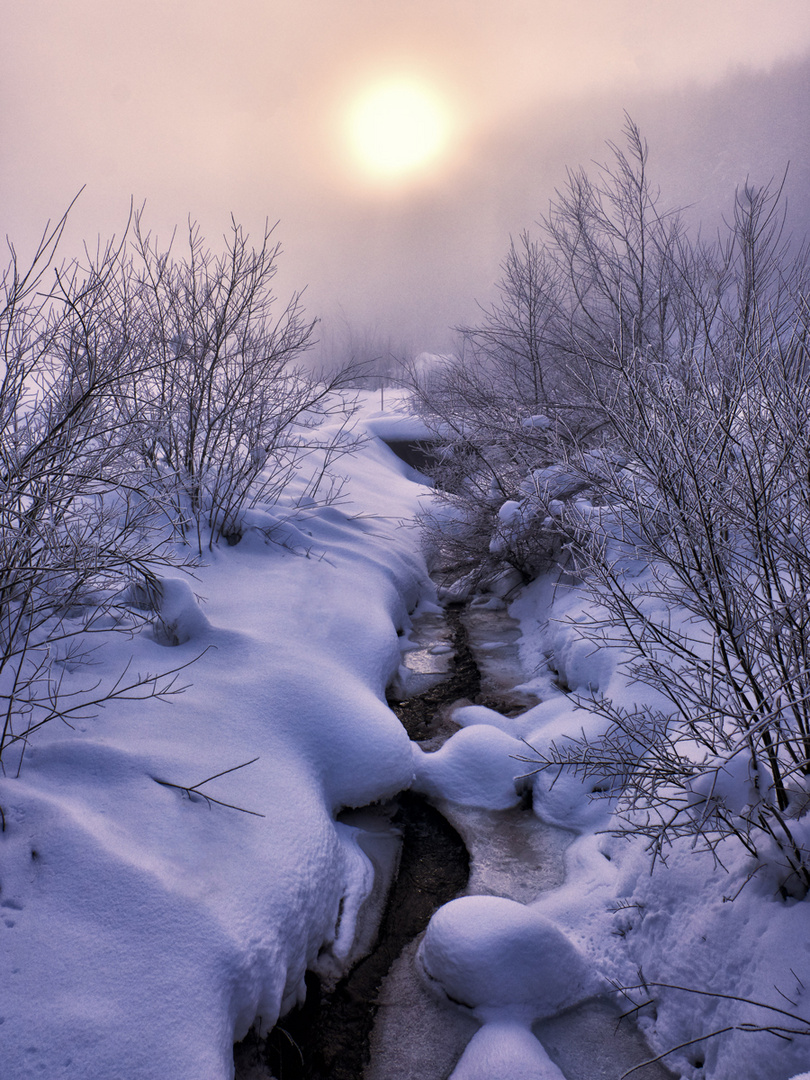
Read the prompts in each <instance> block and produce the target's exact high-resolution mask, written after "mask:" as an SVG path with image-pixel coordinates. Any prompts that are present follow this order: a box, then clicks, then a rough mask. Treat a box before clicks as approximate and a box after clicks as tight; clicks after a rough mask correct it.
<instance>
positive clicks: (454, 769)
mask: <svg viewBox="0 0 810 1080" xmlns="http://www.w3.org/2000/svg"><path fill="white" fill-rule="evenodd" d="M523 749H525V748H524V747H523V744H522V743H521V742H519V741H518V740H517V739H514V738H512V736H511V735H507V734H506V732H505V731H501V730H500V729H499V728H496V727H492V726H491V725H489V724H475V725H474V726H473V727H465V728H462V729H461V731H457V732H456V733H455V735H452V736H451V737H450V738H449V739H448V740H447V742H446V743H445V744H444V745H443V746H442V748H441V749H440V750H436V751H435V752H434V753H425V752H424V751H423V750H422V749H421V748H420V747H419V746H417V745H416V744H413V755H414V770H415V773H416V778H415V781H414V785H413V786H414V790H415V791H418V792H419V793H420V794H422V795H428V796H432V797H434V798H443V799H451V800H452V801H453V802H456V803H460V804H461V805H462V806H479V807H483V808H485V809H489V810H506V809H508V808H509V807H510V806H517V805H518V803H519V802H520V794H519V787H520V784H519V782H518V783H516V777H518V776H519V775H520V774H521V773H522V772H524V768H523V765H522V763H521V762H519V761H516V760H515V755H517V754H520V753H521V751H522V750H523Z"/></svg>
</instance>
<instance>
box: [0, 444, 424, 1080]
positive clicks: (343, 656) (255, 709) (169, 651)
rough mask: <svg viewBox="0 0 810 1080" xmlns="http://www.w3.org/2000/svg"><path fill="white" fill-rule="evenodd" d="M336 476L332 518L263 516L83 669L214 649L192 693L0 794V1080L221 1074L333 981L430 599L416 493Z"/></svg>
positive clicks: (87, 726)
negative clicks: (403, 659) (405, 677)
mask: <svg viewBox="0 0 810 1080" xmlns="http://www.w3.org/2000/svg"><path fill="white" fill-rule="evenodd" d="M341 464H342V465H343V466H345V470H346V471H347V472H348V471H350V472H351V485H350V488H351V490H350V493H349V494H347V495H346V497H345V498H344V499H343V500H342V501H341V502H340V503H339V504H338V505H336V506H332V507H327V508H324V509H318V508H315V507H313V508H311V509H309V510H308V511H307V512H306V514H305V517H304V518H303V519H302V518H301V517H300V516H299V517H298V518H295V519H293V518H292V517H291V514H290V513H288V514H287V515H286V517H287V519H288V520H287V521H286V524H285V525H284V529H283V530H282V529H281V528H277V529H275V530H270V531H268V529H267V524H268V521H267V518H266V517H263V516H262V515H261V514H255V513H254V515H253V517H252V519H251V518H250V517H248V518H247V519H246V522H245V527H246V528H247V534H246V536H245V537H244V539H243V541H242V542H241V543H240V544H239V545H237V546H235V547H233V548H228V547H224V546H223V547H220V548H215V549H214V551H213V552H212V553H211V554H210V557H209V558H208V560H207V561H208V565H207V566H205V567H202V568H200V569H199V570H198V571H196V575H197V576H196V579H190V580H182V579H170V580H168V581H166V582H165V583H164V587H163V597H162V606H161V619H160V621H159V622H158V623H156V627H155V631H154V632H152V633H148V632H144V633H141V634H138V635H136V636H135V637H134V638H132V639H131V640H130V639H128V638H125V637H123V636H121V635H115V634H111V635H110V636H109V640H107V641H106V643H105V647H104V648H103V649H102V650H100V651H99V652H98V653H97V654H96V661H97V664H98V668H97V671H98V675H99V676H105V675H108V674H114V673H116V672H117V671H118V670H120V669H121V668H122V667H123V665H124V664H125V663H126V662H127V661H130V662H131V668H132V670H138V671H147V670H148V671H158V670H165V669H168V668H173V667H178V666H180V665H183V664H186V663H188V662H190V661H192V660H193V659H194V658H195V657H198V656H200V654H204V655H202V656H201V657H200V659H198V660H197V661H196V663H194V664H192V665H191V667H189V668H187V669H186V670H185V671H184V672H182V675H181V678H182V681H184V682H186V683H188V684H190V685H189V686H188V689H187V690H186V691H185V692H184V693H183V694H182V695H179V696H177V697H175V698H173V699H171V704H166V703H161V702H159V701H156V700H152V701H142V702H118V703H113V704H111V705H109V706H108V708H106V709H105V710H104V711H103V712H102V713H101V714H100V715H99V716H98V717H97V718H95V719H92V720H86V721H83V722H82V723H81V724H80V725H78V727H77V730H75V731H70V730H68V729H67V728H66V727H65V726H64V725H52V726H51V727H49V728H44V729H42V730H41V731H40V732H38V733H37V737H36V738H35V739H32V741H31V747H30V750H29V751H28V752H27V753H26V755H25V760H24V762H23V766H22V769H21V772H20V775H19V778H17V777H15V776H13V775H9V776H6V777H5V778H3V779H2V780H0V805H2V806H3V808H4V810H5V815H6V831H5V833H4V834H2V837H0V847H1V848H2V869H0V905H2V907H1V908H0V910H2V915H3V921H2V924H0V930H2V933H3V942H2V948H0V987H2V989H0V1017H2V1026H1V1027H0V1047H1V1049H2V1060H3V1062H4V1066H3V1070H2V1073H3V1076H4V1078H8V1080H24V1078H28V1077H34V1076H37V1077H38V1076H43V1075H45V1076H48V1077H57V1076H69V1077H75V1078H81V1080H95V1078H98V1080H109V1078H110V1077H112V1076H115V1077H119V1078H121V1080H127V1078H130V1077H131V1078H135V1077H137V1078H138V1080H150V1078H155V1080H157V1078H161V1080H165V1077H172V1080H183V1078H188V1080H192V1078H193V1080H199V1078H200V1077H205V1078H206V1080H217V1078H218V1077H224V1078H228V1077H231V1076H232V1072H233V1055H232V1043H233V1041H234V1040H235V1039H239V1038H241V1037H242V1036H243V1035H244V1034H245V1033H246V1032H247V1030H248V1028H249V1027H250V1025H251V1024H252V1023H254V1021H255V1022H257V1023H258V1025H259V1026H260V1027H261V1028H262V1029H264V1030H266V1029H268V1028H270V1027H272V1026H273V1024H274V1023H275V1021H276V1019H277V1018H278V1016H279V1015H280V1014H281V1013H283V1012H284V1011H286V1010H287V1009H288V1008H289V1007H290V1006H291V1005H293V1004H294V1003H295V1002H296V1001H298V1000H301V998H302V996H303V993H304V985H303V978H304V972H305V970H306V968H307V967H312V968H316V969H317V968H318V967H319V966H320V968H321V969H323V970H324V971H325V972H326V973H327V974H331V975H333V976H334V974H335V973H336V972H339V971H340V970H341V967H342V966H343V965H344V963H345V958H346V956H347V955H348V953H349V951H350V948H351V945H352V941H353V938H354V925H355V920H356V918H357V914H358V911H359V909H360V907H361V906H362V903H363V901H364V899H365V898H366V896H367V895H368V894H369V892H370V889H371V880H372V870H371V863H370V861H369V859H368V858H367V856H366V855H365V854H364V853H363V852H362V850H361V848H360V847H359V845H358V841H357V836H356V830H354V829H352V828H350V827H349V826H345V825H342V824H340V823H339V822H337V821H336V813H337V812H338V811H339V810H340V809H341V808H343V807H350V806H363V805H367V804H369V803H372V802H374V801H376V800H380V799H385V798H388V797H390V796H391V795H393V794H395V793H396V792H397V791H399V790H401V789H402V788H406V787H408V786H409V785H410V783H411V779H412V776H413V765H412V756H411V749H410V745H409V741H408V738H407V736H406V735H405V732H404V730H403V729H402V727H401V725H400V724H399V723H398V721H397V720H396V718H395V717H394V716H393V714H392V713H391V712H390V710H389V709H388V707H387V705H386V704H385V700H384V689H385V686H386V683H387V682H388V680H389V679H390V678H391V676H392V674H393V673H394V672H395V671H396V669H397V666H398V664H399V662H400V651H399V646H398V637H397V631H398V629H401V628H402V627H403V626H404V624H405V623H406V622H407V618H408V615H407V612H408V609H409V608H411V607H413V606H414V605H415V604H416V602H417V600H418V599H419V596H420V593H421V591H422V590H423V589H427V588H428V583H427V581H426V571H425V567H424V562H423V560H422V557H421V555H420V554H419V551H418V535H417V533H416V531H415V530H412V529H402V528H399V527H398V522H399V521H400V519H401V518H403V517H406V518H412V517H413V515H414V513H415V512H416V510H417V508H418V505H419V499H420V496H421V495H422V494H423V493H424V488H423V487H421V486H420V485H417V484H414V483H413V482H412V481H410V480H408V479H406V475H407V467H406V466H401V463H399V462H398V461H397V459H395V458H394V457H393V455H392V454H391V453H390V451H389V450H388V449H387V448H386V447H385V446H383V445H382V444H381V443H380V442H378V441H377V440H376V439H371V440H370V441H369V442H368V443H366V444H365V446H364V447H363V448H362V449H361V450H360V451H358V453H357V454H356V455H355V456H354V457H352V458H349V459H344V461H343V462H342V463H341ZM294 495H295V492H292V493H291V498H292V497H294ZM281 511H283V508H276V511H274V513H275V514H276V517H275V518H274V517H273V515H272V514H271V515H270V518H271V520H272V521H273V522H276V523H277V522H279V521H284V518H285V514H284V513H282V512H281ZM280 533H281V534H282V535H281V536H280V535H279V534H280ZM198 597H200V598H204V600H201V599H200V600H198V599H197V598H198ZM206 650H207V651H206ZM253 759H256V760H255V761H254V760H253ZM249 761H253V763H252V764H250V765H245V767H244V768H240V769H236V771H233V772H228V773H226V774H225V775H222V776H219V777H218V778H216V779H212V780H210V781H208V782H207V783H204V784H203V783H202V782H203V781H205V780H207V778H209V777H214V776H215V774H217V773H223V772H224V771H225V770H229V769H235V767H237V766H240V765H243V764H244V763H246V762H249ZM161 781H162V783H161ZM166 785H176V786H166ZM198 785H199V791H193V790H191V789H193V788H195V787H197V786H198ZM206 795H207V796H209V797H210V798H211V799H216V800H219V802H218V803H217V802H208V801H206V799H205V798H204V796H206ZM222 803H228V804H231V805H232V806H234V807H239V808H241V811H248V812H240V810H239V809H232V808H229V807H227V806H223V805H221V804H222ZM256 815H263V816H256ZM319 957H320V959H319Z"/></svg>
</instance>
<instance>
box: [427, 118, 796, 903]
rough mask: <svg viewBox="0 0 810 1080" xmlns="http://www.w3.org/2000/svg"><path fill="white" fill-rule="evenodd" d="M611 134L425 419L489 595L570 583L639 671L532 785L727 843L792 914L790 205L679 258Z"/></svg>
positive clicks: (659, 829)
mask: <svg viewBox="0 0 810 1080" xmlns="http://www.w3.org/2000/svg"><path fill="white" fill-rule="evenodd" d="M625 135H626V148H624V149H622V148H619V147H617V146H613V145H612V146H611V150H612V161H611V163H610V164H608V165H605V166H603V167H601V168H600V169H599V170H598V172H597V174H596V175H595V177H592V176H589V175H588V174H587V173H585V172H584V171H582V170H580V171H575V172H570V173H569V175H568V180H567V184H566V186H565V188H564V189H563V190H562V191H561V192H559V193H558V195H557V198H556V200H555V202H553V203H552V206H551V208H550V211H549V214H548V215H547V217H546V218H545V219H544V221H543V222H542V224H541V229H542V235H541V241H540V242H539V243H535V242H533V241H531V240H530V239H529V238H528V237H527V236H524V237H523V238H522V239H521V242H520V243H519V244H515V243H513V244H512V246H511V248H510V252H509V256H508V257H507V260H506V262H505V264H504V277H503V279H502V281H501V285H500V290H501V300H500V301H499V302H498V303H497V304H496V305H494V306H493V307H492V308H491V309H489V310H487V311H485V313H484V319H483V322H482V323H481V325H480V326H479V327H475V328H472V329H467V330H466V331H465V346H466V352H465V353H464V354H463V355H462V356H461V357H460V359H459V360H458V362H457V363H456V364H453V363H448V364H445V365H444V366H443V367H442V368H441V369H440V370H439V371H437V372H436V373H435V374H434V375H433V377H432V379H430V378H428V379H423V380H422V382H421V394H422V402H423V408H424V411H425V414H426V415H427V416H431V415H432V416H433V417H435V422H436V424H437V428H438V427H439V426H440V427H441V430H443V431H445V432H448V431H450V432H452V433H453V435H452V437H451V438H450V439H449V440H448V443H449V446H448V458H449V459H450V460H451V461H452V463H453V464H454V465H455V467H456V473H455V474H449V475H451V479H452V484H451V485H449V487H450V491H449V494H448V495H446V496H445V498H446V499H448V500H450V501H451V502H455V503H456V504H457V505H458V506H459V507H460V508H461V512H460V514H459V516H460V517H461V519H462V520H464V521H466V522H469V523H470V526H471V527H470V529H469V530H468V532H469V533H472V532H474V527H475V526H479V527H481V529H482V533H481V534H480V535H479V536H478V537H477V552H478V559H479V563H480V565H481V566H482V567H483V568H484V570H485V573H488V574H491V573H493V572H494V568H495V567H494V564H497V562H498V561H500V562H501V563H507V564H509V565H511V566H513V567H515V568H517V569H518V570H520V571H521V573H522V574H523V575H524V577H531V576H533V575H536V574H537V573H538V572H539V571H541V570H543V569H544V568H548V567H551V566H553V565H554V563H555V562H556V563H557V564H558V565H563V564H564V566H565V570H566V572H567V574H568V575H569V576H573V577H574V578H575V579H577V580H579V581H580V582H583V583H584V584H585V586H586V587H587V588H589V589H590V590H591V592H592V604H593V606H592V611H593V612H594V616H593V618H592V619H590V621H586V622H583V623H582V624H580V625H579V626H578V632H580V633H582V634H583V635H584V636H585V637H586V638H588V639H589V640H590V642H591V644H592V646H595V647H597V648H598V647H602V646H611V645H617V646H620V647H621V649H622V650H623V655H624V656H625V657H626V658H627V663H626V667H627V668H628V671H629V675H630V677H631V678H630V683H629V688H628V691H627V696H625V698H624V699H623V700H622V701H618V700H617V701H613V700H609V699H607V698H605V697H604V696H600V692H599V691H598V690H594V692H593V695H592V697H590V698H589V697H587V696H586V697H585V698H582V699H580V701H581V704H583V705H584V706H586V707H588V708H590V709H592V710H595V711H596V712H598V713H601V714H602V716H603V719H604V731H605V734H604V735H603V737H601V738H599V737H596V738H593V737H589V738H585V737H583V738H581V739H579V740H574V741H572V742H568V743H566V744H564V745H560V746H555V747H553V748H552V750H551V751H550V752H549V751H545V758H544V764H545V765H547V766H555V767H557V768H565V767H567V768H571V769H574V770H576V771H580V772H584V773H585V774H586V775H588V776H593V777H597V778H605V777H608V778H612V779H611V782H610V783H609V784H600V786H601V787H603V789H604V790H603V793H604V794H610V795H611V796H612V797H618V800H619V801H618V809H619V811H620V814H621V815H622V817H623V819H624V824H623V825H622V826H621V827H623V828H627V829H629V830H631V831H633V832H637V833H642V834H644V835H645V836H647V837H648V839H649V842H650V845H651V849H652V851H653V852H654V854H655V855H656V856H661V855H663V854H664V853H665V851H666V847H667V844H668V842H669V841H670V840H671V839H673V838H674V837H676V836H678V835H682V834H686V835H688V836H692V837H696V838H697V839H698V840H702V841H703V842H705V843H706V844H707V845H708V846H709V847H710V848H711V849H712V850H717V845H718V841H719V840H720V839H721V838H723V837H727V836H732V837H734V838H736V839H737V840H739V841H740V842H741V843H742V844H743V845H744V846H745V848H746V849H747V850H748V851H749V852H750V854H751V856H752V857H753V858H756V859H758V860H760V861H761V862H764V863H766V864H768V865H771V866H774V867H779V868H780V869H779V870H778V871H776V876H777V877H778V879H779V884H780V885H781V887H783V888H784V889H787V890H788V891H791V892H794V893H804V892H805V891H806V890H807V889H808V888H810V829H808V820H810V818H808V817H807V816H806V812H807V809H808V806H810V682H808V671H810V439H809V437H808V432H807V416H808V415H810V370H809V369H808V361H807V337H808V304H807V297H808V289H807V279H808V260H807V256H806V252H804V251H803V250H798V251H797V250H795V248H793V247H791V246H790V244H789V242H788V240H786V239H785V238H784V236H783V227H784V210H783V208H782V206H781V199H780V196H781V189H779V188H777V189H771V188H769V187H765V188H756V187H754V186H752V185H750V184H746V185H745V186H744V187H743V188H742V189H740V190H739V191H738V192H737V193H736V196H735V200H734V205H733V215H732V216H731V217H730V218H729V221H728V223H727V226H726V231H725V234H724V235H721V236H720V237H718V239H717V240H712V241H708V240H705V239H703V238H702V237H698V238H697V239H694V238H692V237H690V235H689V234H688V232H687V230H686V227H685V225H684V222H683V220H682V218H681V216H680V215H679V214H678V212H677V211H667V210H665V209H664V208H663V207H662V206H661V204H660V197H659V193H658V191H657V189H656V188H655V187H653V185H652V183H651V181H650V178H649V173H648V152H647V146H646V144H645V142H644V140H643V139H642V137H641V135H640V133H639V131H638V129H637V128H636V126H635V125H634V124H633V123H632V122H631V121H629V120H628V123H627V125H626V129H625ZM541 415H542V416H544V417H545V418H546V420H545V422H538V418H539V417H540V416H541ZM446 475H448V474H447V470H445V473H442V472H441V470H439V471H437V479H438V480H439V481H444V482H446ZM476 513H477V515H478V516H477V517H476ZM439 524H441V519H439ZM468 549H469V551H470V552H471V556H470V557H473V555H472V553H473V552H474V550H476V549H475V548H474V545H473V542H472V540H471V539H468ZM596 612H600V613H601V614H599V615H597V614H596ZM634 682H635V683H636V684H645V686H646V689H645V690H643V691H639V702H638V704H631V703H629V702H632V700H633V699H632V696H631V694H632V685H633V683H634Z"/></svg>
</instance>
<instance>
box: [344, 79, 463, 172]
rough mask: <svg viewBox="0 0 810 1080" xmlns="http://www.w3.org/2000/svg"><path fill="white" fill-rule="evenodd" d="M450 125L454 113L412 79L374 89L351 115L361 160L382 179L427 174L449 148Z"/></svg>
mask: <svg viewBox="0 0 810 1080" xmlns="http://www.w3.org/2000/svg"><path fill="white" fill-rule="evenodd" d="M449 129H450V122H449V113H448V110H447V108H446V106H445V105H444V103H443V102H442V100H441V98H440V97H439V96H438V94H436V93H435V92H434V91H432V90H431V89H430V87H428V86H427V85H424V84H422V83H420V82H417V81H415V80H410V79H396V80H391V81H390V82H381V83H377V84H375V85H374V86H371V87H369V88H368V89H367V90H366V91H365V92H363V93H361V94H360V95H359V96H358V97H357V98H356V99H355V101H354V102H353V104H352V105H351V107H350V109H349V113H348V137H349V143H350V146H351V150H352V153H353V156H354V158H355V161H356V162H357V164H358V165H359V166H360V167H361V168H362V169H363V171H364V172H366V173H367V174H370V175H371V176H373V177H377V178H380V179H391V180H396V179H403V178H406V177H408V176H410V175H412V174H416V173H419V172H423V171H424V170H425V169H427V168H428V167H429V166H430V165H432V164H434V163H435V162H436V161H437V159H438V158H439V157H440V156H441V154H442V152H443V151H444V150H445V148H446V146H447V143H448V137H449Z"/></svg>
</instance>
